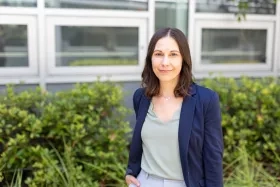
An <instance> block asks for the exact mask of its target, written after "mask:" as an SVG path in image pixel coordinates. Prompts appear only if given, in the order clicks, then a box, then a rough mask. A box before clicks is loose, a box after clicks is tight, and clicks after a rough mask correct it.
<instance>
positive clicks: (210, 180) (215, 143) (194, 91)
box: [126, 83, 224, 187]
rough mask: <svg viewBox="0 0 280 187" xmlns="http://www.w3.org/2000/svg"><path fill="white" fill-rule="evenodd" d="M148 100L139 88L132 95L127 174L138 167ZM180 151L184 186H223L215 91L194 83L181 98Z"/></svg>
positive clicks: (221, 153) (221, 142) (135, 174)
mask: <svg viewBox="0 0 280 187" xmlns="http://www.w3.org/2000/svg"><path fill="white" fill-rule="evenodd" d="M150 102H151V100H150V99H148V98H147V97H146V96H145V94H144V88H139V89H137V90H136V91H135V93H134V95H133V105H134V110H135V114H136V125H135V128H134V132H133V137H132V141H131V144H130V152H129V160H128V166H127V171H126V175H133V176H135V177H137V176H138V174H139V172H140V170H141V158H142V152H143V149H142V139H141V130H142V126H143V123H144V121H145V118H146V114H147V112H148V108H149V106H150ZM178 133H179V134H178V139H179V140H178V141H179V151H180V161H181V166H182V171H183V175H184V181H185V183H186V185H187V187H201V186H206V187H223V166H222V160H223V148H224V147H223V134H222V127H221V112H220V105H219V97H218V94H217V93H216V92H214V91H212V90H210V89H208V88H204V87H202V86H199V85H197V84H195V83H193V84H192V86H191V91H190V96H186V97H185V98H184V99H183V104H182V108H181V114H180V120H179V132H178Z"/></svg>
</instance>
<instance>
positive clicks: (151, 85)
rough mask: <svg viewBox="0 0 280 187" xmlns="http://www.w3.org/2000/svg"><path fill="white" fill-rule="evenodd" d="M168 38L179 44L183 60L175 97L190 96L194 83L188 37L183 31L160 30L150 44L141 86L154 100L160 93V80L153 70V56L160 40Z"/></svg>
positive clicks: (172, 29)
mask: <svg viewBox="0 0 280 187" xmlns="http://www.w3.org/2000/svg"><path fill="white" fill-rule="evenodd" d="M166 36H170V37H172V38H173V39H174V40H175V41H176V42H177V44H178V46H179V50H180V53H181V55H182V58H183V62H182V69H181V72H180V77H179V81H178V84H177V85H176V87H175V89H174V95H175V96H176V97H185V96H187V95H189V89H190V85H191V84H192V82H193V80H192V61H191V54H190V49H189V44H188V41H187V38H186V36H185V35H184V33H183V32H182V31H180V30H179V29H176V28H163V29H159V30H158V31H157V32H156V33H155V34H154V35H153V37H152V38H151V41H150V43H149V47H148V52H147V56H146V62H145V67H144V70H143V72H142V84H141V85H142V87H144V88H145V95H146V96H147V97H148V98H152V97H153V96H156V95H158V94H159V91H160V85H159V79H158V78H157V76H156V75H155V73H154V71H153V68H152V55H153V52H154V49H155V45H156V43H157V42H158V40H160V39H161V38H163V37H166Z"/></svg>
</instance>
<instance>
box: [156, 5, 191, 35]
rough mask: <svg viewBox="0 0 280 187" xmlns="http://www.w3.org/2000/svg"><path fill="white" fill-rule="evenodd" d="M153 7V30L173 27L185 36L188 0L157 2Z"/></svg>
mask: <svg viewBox="0 0 280 187" xmlns="http://www.w3.org/2000/svg"><path fill="white" fill-rule="evenodd" d="M155 7H156V9H155V30H158V29H160V28H164V27H175V28H178V29H180V30H182V31H183V32H184V33H185V34H186V35H187V33H188V32H187V31H188V0H177V1H174V0H169V1H166V0H165V1H160V0H157V1H156V3H155Z"/></svg>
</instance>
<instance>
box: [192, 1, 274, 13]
mask: <svg viewBox="0 0 280 187" xmlns="http://www.w3.org/2000/svg"><path fill="white" fill-rule="evenodd" d="M239 2H241V1H240V0H237V1H233V0H197V1H196V11H197V12H213V13H237V12H238V11H239V8H241V7H239ZM241 5H242V4H241ZM241 9H242V8H241ZM275 11H276V4H275V0H265V1H264V0H248V9H247V13H249V14H275Z"/></svg>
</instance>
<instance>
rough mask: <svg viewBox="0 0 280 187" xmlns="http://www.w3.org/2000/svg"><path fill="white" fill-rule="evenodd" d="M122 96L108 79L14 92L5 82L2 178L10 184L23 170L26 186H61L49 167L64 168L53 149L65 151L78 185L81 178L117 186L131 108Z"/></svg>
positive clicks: (0, 109) (0, 115) (0, 125)
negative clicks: (59, 88) (56, 89)
mask: <svg viewBox="0 0 280 187" xmlns="http://www.w3.org/2000/svg"><path fill="white" fill-rule="evenodd" d="M122 99H123V92H122V88H121V87H118V86H116V85H114V84H112V83H100V82H96V83H94V84H93V85H91V84H78V85H77V86H76V87H75V88H74V89H73V90H70V91H62V92H58V93H56V94H50V93H47V92H43V91H42V90H41V89H40V88H38V89H36V90H35V91H25V92H21V93H18V94H16V93H15V92H14V90H13V87H11V86H9V87H8V89H7V95H5V96H3V97H2V98H1V99H0V103H1V104H0V129H1V130H0V143H1V145H2V150H1V152H2V154H1V158H0V168H1V167H2V168H3V175H4V181H5V182H8V183H10V182H11V180H12V177H13V174H14V172H15V171H16V170H17V169H22V170H23V178H24V180H25V182H26V183H27V184H28V185H29V186H34V187H35V186H63V185H59V182H57V181H55V180H54V179H55V178H57V177H58V176H57V172H55V171H54V169H53V168H54V166H56V168H61V172H62V173H63V172H64V171H65V169H63V168H64V167H63V162H62V160H61V159H59V157H58V156H57V153H59V154H60V155H62V157H63V158H64V156H65V154H67V153H68V154H69V155H70V156H68V157H66V158H68V161H69V159H70V160H71V162H73V167H72V170H71V171H72V172H71V173H76V174H77V175H79V176H77V178H76V179H77V180H76V181H80V182H79V183H78V184H79V185H76V186H77V187H79V186H85V185H84V184H83V183H82V182H81V181H85V182H87V183H88V184H92V185H90V186H94V185H93V184H98V185H99V186H102V185H109V184H115V185H118V184H119V183H120V181H119V180H118V179H120V178H123V175H124V173H125V164H124V163H126V161H127V159H128V152H127V147H128V141H127V138H126V137H127V134H128V133H129V132H130V127H129V123H128V122H126V121H125V118H126V116H127V114H128V112H130V111H129V110H128V109H127V108H125V107H124V106H123V105H122ZM51 145H53V146H51ZM66 148H67V149H66ZM55 150H57V152H56V151H55ZM70 150H71V151H70ZM46 158H48V159H46ZM64 161H65V160H64ZM73 168H74V171H75V172H73ZM68 169H69V168H68ZM68 171H69V170H68ZM79 173H80V174H79ZM81 173H82V174H81ZM62 179H63V178H62ZM85 179H87V180H85ZM60 182H61V181H60ZM119 186H120V185H119Z"/></svg>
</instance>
